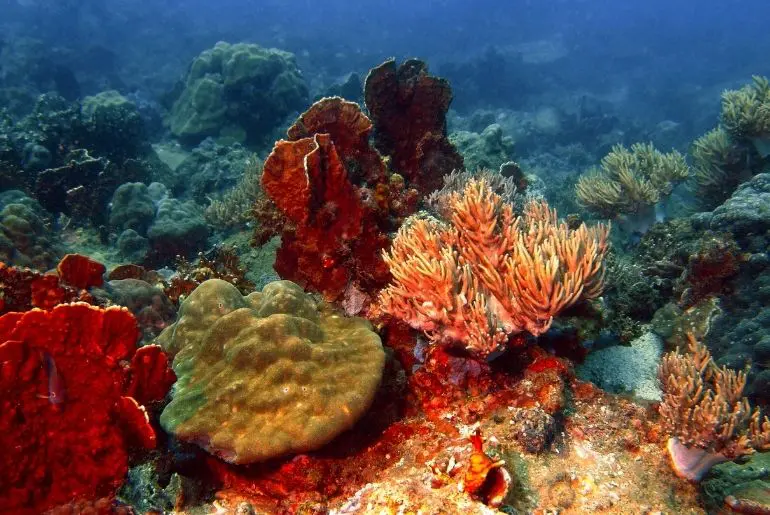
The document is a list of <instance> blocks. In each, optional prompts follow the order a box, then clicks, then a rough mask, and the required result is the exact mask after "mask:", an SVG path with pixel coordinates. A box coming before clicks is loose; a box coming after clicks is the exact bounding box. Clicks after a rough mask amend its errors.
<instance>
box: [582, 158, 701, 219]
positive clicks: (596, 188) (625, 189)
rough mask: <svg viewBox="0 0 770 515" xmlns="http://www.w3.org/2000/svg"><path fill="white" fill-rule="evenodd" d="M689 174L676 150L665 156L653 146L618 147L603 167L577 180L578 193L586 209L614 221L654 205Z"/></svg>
mask: <svg viewBox="0 0 770 515" xmlns="http://www.w3.org/2000/svg"><path fill="white" fill-rule="evenodd" d="M689 173H690V170H689V167H688V166H687V163H686V162H685V159H684V156H683V155H682V154H680V153H679V152H677V151H675V150H674V151H672V152H670V153H668V154H664V153H661V152H659V151H658V150H656V149H655V148H654V147H653V146H652V144H642V143H637V144H634V145H632V146H631V149H627V148H626V147H624V146H623V145H615V146H614V147H613V148H612V151H611V152H610V153H609V154H607V155H606V156H604V158H603V159H602V162H601V168H599V169H598V170H594V171H593V172H590V173H588V174H585V175H582V176H581V177H580V178H579V179H578V182H577V185H576V186H575V191H576V193H577V197H578V200H579V201H580V203H581V204H582V205H583V206H585V207H586V209H588V210H590V211H593V212H595V213H597V214H599V215H600V216H603V217H606V218H614V217H616V216H618V215H621V214H631V213H639V212H641V211H643V210H645V209H646V208H649V207H651V206H653V205H655V204H656V203H657V202H658V201H660V200H661V199H662V198H664V197H666V196H668V195H669V194H671V191H672V190H673V188H674V186H675V185H676V183H678V182H680V181H683V180H684V179H686V178H687V177H688V176H689Z"/></svg>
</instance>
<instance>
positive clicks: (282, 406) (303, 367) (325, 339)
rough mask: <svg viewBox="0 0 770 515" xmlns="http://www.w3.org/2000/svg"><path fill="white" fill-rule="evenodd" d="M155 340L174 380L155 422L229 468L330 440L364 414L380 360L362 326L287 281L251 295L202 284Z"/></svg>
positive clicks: (229, 287) (375, 341) (373, 341)
mask: <svg viewBox="0 0 770 515" xmlns="http://www.w3.org/2000/svg"><path fill="white" fill-rule="evenodd" d="M158 342H159V343H160V344H161V345H162V346H163V347H164V349H166V350H167V351H168V352H170V353H171V354H172V355H173V356H174V362H173V366H174V371H175V372H176V373H177V375H178V377H179V381H178V383H177V386H176V389H175V392H174V397H173V399H172V401H171V403H170V404H169V405H168V406H167V407H166V408H165V409H164V411H163V414H162V415H161V419H160V420H161V424H162V425H163V427H164V428H165V429H166V430H167V431H169V432H170V433H172V434H174V435H176V436H177V437H178V438H180V439H182V440H187V441H191V442H194V443H197V444H198V445H200V446H201V447H203V448H205V449H206V450H208V451H209V452H212V453H214V454H216V455H217V456H219V457H221V458H222V459H224V460H225V461H228V462H230V463H252V462H256V461H262V460H266V459H269V458H274V457H277V456H282V455H285V454H288V453H296V452H306V451H309V450H312V449H317V448H319V447H321V446H322V445H324V444H325V443H327V442H329V441H330V440H331V439H332V438H334V437H335V436H337V435H338V434H339V433H341V432H342V431H345V430H346V429H349V428H350V427H351V426H352V425H353V424H354V423H355V422H356V420H358V419H359V418H360V417H361V415H362V414H363V413H364V412H365V411H366V410H367V409H368V408H369V406H370V404H371V402H372V400H373V398H374V393H375V391H376V389H377V387H378V385H379V383H380V378H381V375H382V368H383V364H384V353H383V351H382V345H381V343H380V340H379V337H378V336H377V335H376V333H374V332H373V331H372V330H371V328H370V326H369V324H368V323H367V322H366V321H365V320H363V319H357V318H344V317H341V316H340V315H338V314H336V313H334V312H332V311H330V309H329V307H328V306H324V305H323V303H321V304H318V303H316V302H315V301H314V300H313V299H312V298H311V297H310V296H308V295H307V294H305V293H304V292H302V290H301V288H299V287H298V286H297V285H295V284H293V283H291V282H288V281H280V282H275V283H270V284H268V285H267V286H265V287H264V288H263V290H262V292H257V293H252V294H251V295H249V296H247V297H243V296H242V295H241V293H240V292H239V291H238V290H237V289H236V288H235V287H234V286H232V285H231V284H229V283H227V282H225V281H221V280H217V279H212V280H209V281H206V282H204V283H203V284H201V285H200V286H199V287H198V288H196V289H195V291H194V292H193V293H192V294H190V296H189V297H187V299H186V300H185V301H184V302H183V303H182V306H181V308H180V311H179V319H178V321H177V322H176V324H175V325H174V326H172V327H170V328H168V329H167V330H166V331H165V332H164V333H162V334H161V335H160V337H159V338H158Z"/></svg>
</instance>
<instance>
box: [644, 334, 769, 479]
mask: <svg viewBox="0 0 770 515" xmlns="http://www.w3.org/2000/svg"><path fill="white" fill-rule="evenodd" d="M687 336H688V340H689V351H690V352H689V353H687V354H681V353H679V352H678V351H674V352H671V353H669V354H667V355H666V356H664V357H663V360H662V361H661V363H660V368H659V369H658V377H659V379H660V382H661V384H662V387H663V402H662V403H661V404H660V407H659V411H660V414H661V420H662V423H663V426H664V428H665V429H666V431H667V432H668V433H669V434H670V435H671V440H670V441H669V453H670V455H671V458H672V465H673V467H674V470H675V472H676V473H677V475H679V476H681V477H684V478H687V479H690V480H695V481H697V480H700V479H701V478H702V477H703V475H704V474H705V473H706V472H707V471H708V469H709V468H710V467H711V466H712V465H714V464H715V463H719V462H720V461H726V460H728V459H733V458H736V457H738V456H743V455H746V454H751V453H753V452H754V451H755V450H756V449H761V450H766V449H770V420H769V419H768V418H767V417H764V418H762V417H761V414H760V412H759V410H758V409H754V410H752V409H751V406H750V405H749V401H748V399H747V398H746V397H743V389H744V387H745V386H746V373H745V372H736V371H734V370H730V369H728V368H726V367H719V366H717V365H716V364H715V363H714V360H713V359H712V358H711V353H710V352H709V351H708V349H706V347H704V346H703V345H701V344H700V343H699V342H698V341H697V340H696V339H695V337H693V336H692V334H688V335H687Z"/></svg>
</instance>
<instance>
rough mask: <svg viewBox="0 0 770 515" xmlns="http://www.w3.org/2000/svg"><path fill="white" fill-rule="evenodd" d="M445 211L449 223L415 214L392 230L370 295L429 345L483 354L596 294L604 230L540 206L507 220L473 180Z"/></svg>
mask: <svg viewBox="0 0 770 515" xmlns="http://www.w3.org/2000/svg"><path fill="white" fill-rule="evenodd" d="M450 208H451V211H452V214H451V220H450V223H449V224H447V223H444V222H441V221H438V220H435V219H429V218H425V217H416V218H413V219H411V220H410V221H408V222H407V223H406V224H405V225H404V227H402V228H401V230H400V231H399V232H398V235H397V236H396V238H395V240H394V242H393V246H392V248H391V250H390V251H389V252H388V253H387V254H386V255H385V261H386V262H387V264H388V266H389V267H390V270H391V273H392V274H393V278H394V280H393V282H392V284H391V285H390V286H388V287H387V288H386V289H385V290H383V291H382V292H381V294H380V299H379V301H380V309H381V310H382V311H383V312H384V313H388V314H390V315H392V316H394V317H396V318H400V319H402V320H404V321H406V322H407V323H409V324H410V325H411V326H412V327H414V328H418V329H422V330H423V331H425V332H426V334H427V335H428V337H429V338H430V339H431V340H432V341H434V342H442V341H448V342H459V343H460V344H461V345H462V346H464V347H465V348H466V349H467V350H469V351H471V352H473V353H475V354H477V355H479V356H487V355H488V354H490V353H491V352H494V351H495V350H497V349H499V348H501V347H504V346H505V345H506V343H507V342H508V339H509V337H510V335H512V334H518V333H523V332H528V333H531V334H533V335H540V334H542V333H544V332H545V331H547V330H548V328H549V327H550V325H551V322H552V320H553V317H554V316H555V315H556V314H558V313H559V312H560V311H562V310H563V309H565V308H566V307H568V306H570V305H572V304H574V303H575V302H577V301H578V300H580V299H590V298H595V297H597V296H598V295H599V294H600V293H601V291H602V286H603V266H602V263H603V259H604V255H605V253H606V251H607V234H608V228H607V227H605V226H603V225H599V226H597V227H593V228H589V227H587V226H586V225H585V224H582V225H581V226H580V227H579V228H577V229H575V230H573V229H570V228H569V227H568V226H567V224H565V223H560V222H559V221H558V219H557V216H556V212H555V211H553V210H551V209H549V208H548V206H547V204H545V203H544V202H532V203H530V204H528V205H527V207H526V208H525V213H524V215H523V216H517V215H515V214H514V211H513V208H512V207H511V205H510V204H506V203H504V202H503V201H502V200H501V198H500V197H499V196H498V195H497V194H496V193H493V192H492V191H491V190H490V188H489V186H488V185H487V183H486V182H484V181H483V180H482V181H471V182H469V183H468V185H467V187H466V189H465V191H464V192H463V193H462V194H457V193H455V194H453V195H452V198H451V201H450Z"/></svg>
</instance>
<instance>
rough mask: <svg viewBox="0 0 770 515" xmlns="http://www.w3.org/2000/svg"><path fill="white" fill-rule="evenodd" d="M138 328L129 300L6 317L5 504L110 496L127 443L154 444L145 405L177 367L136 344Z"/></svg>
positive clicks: (1, 421) (1, 364)
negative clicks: (121, 304) (102, 306)
mask: <svg viewBox="0 0 770 515" xmlns="http://www.w3.org/2000/svg"><path fill="white" fill-rule="evenodd" d="M137 337H138V330H137V327H136V321H135V320H134V317H133V316H132V315H131V313H129V312H128V310H126V309H123V308H114V307H113V308H107V309H100V308H96V307H93V306H90V305H88V304H85V303H75V304H62V305H59V306H57V307H55V308H53V310H51V311H42V310H39V309H34V310H32V311H28V312H26V313H8V314H5V315H3V316H2V317H0V447H2V449H3V452H2V453H0V505H2V506H3V508H5V509H9V510H11V511H13V512H14V513H27V512H28V513H41V512H43V511H44V510H46V509H48V508H51V507H53V506H57V505H59V504H61V503H65V502H70V501H72V500H74V499H81V498H83V499H94V498H97V497H100V496H109V495H112V494H114V493H115V491H116V489H117V488H118V486H120V484H121V483H122V481H123V478H124V476H125V474H126V472H127V470H128V447H129V445H131V444H139V445H141V446H144V447H153V446H154V445H155V434H154V431H153V429H152V426H151V425H150V423H149V420H148V418H147V414H146V412H145V411H144V408H142V407H141V406H140V404H144V403H148V402H153V401H156V400H158V399H159V398H162V397H163V396H164V395H165V393H166V391H167V390H168V388H169V386H170V383H172V382H173V381H174V376H173V373H171V372H170V370H169V369H168V367H167V363H166V361H165V356H164V355H163V353H162V352H160V349H158V348H157V347H145V348H143V349H141V350H140V351H139V352H135V351H136V341H137ZM145 349H147V350H145ZM132 357H133V358H135V359H134V360H133V361H132V362H131V364H130V365H129V361H130V360H131V359H132ZM134 396H135V397H134Z"/></svg>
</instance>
